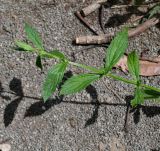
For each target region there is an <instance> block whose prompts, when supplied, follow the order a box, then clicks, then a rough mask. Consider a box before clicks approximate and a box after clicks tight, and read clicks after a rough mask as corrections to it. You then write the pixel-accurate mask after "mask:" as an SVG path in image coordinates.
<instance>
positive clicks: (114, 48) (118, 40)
mask: <svg viewBox="0 0 160 151" xmlns="http://www.w3.org/2000/svg"><path fill="white" fill-rule="evenodd" d="M127 47H128V29H127V28H124V29H123V30H122V31H121V32H119V33H118V34H117V36H116V37H115V38H114V39H113V40H112V42H111V44H110V45H109V47H108V49H107V50H106V59H105V60H106V63H105V68H106V72H108V71H110V70H111V69H112V67H113V66H114V65H115V64H116V63H117V62H118V60H119V59H120V58H121V57H122V55H123V54H124V52H125V50H126V49H127Z"/></svg>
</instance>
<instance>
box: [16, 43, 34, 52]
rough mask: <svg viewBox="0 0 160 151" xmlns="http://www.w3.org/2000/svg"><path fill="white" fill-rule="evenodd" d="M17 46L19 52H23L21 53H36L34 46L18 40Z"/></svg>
mask: <svg viewBox="0 0 160 151" xmlns="http://www.w3.org/2000/svg"><path fill="white" fill-rule="evenodd" d="M15 44H16V45H17V46H18V50H21V51H30V52H33V51H34V48H33V47H32V46H30V45H28V44H27V43H25V42H22V41H18V40H16V41H15Z"/></svg>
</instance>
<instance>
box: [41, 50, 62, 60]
mask: <svg viewBox="0 0 160 151" xmlns="http://www.w3.org/2000/svg"><path fill="white" fill-rule="evenodd" d="M41 57H44V58H57V59H61V60H63V59H65V56H64V54H63V53H61V52H60V51H58V50H54V51H51V52H46V51H42V54H41Z"/></svg>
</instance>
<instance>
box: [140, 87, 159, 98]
mask: <svg viewBox="0 0 160 151" xmlns="http://www.w3.org/2000/svg"><path fill="white" fill-rule="evenodd" d="M143 94H144V99H160V92H157V91H154V90H150V89H144V90H143Z"/></svg>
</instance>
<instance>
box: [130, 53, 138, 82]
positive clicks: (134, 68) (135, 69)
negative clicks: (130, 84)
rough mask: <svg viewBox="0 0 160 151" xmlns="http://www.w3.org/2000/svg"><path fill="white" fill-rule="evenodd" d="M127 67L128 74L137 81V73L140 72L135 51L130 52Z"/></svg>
mask: <svg viewBox="0 0 160 151" xmlns="http://www.w3.org/2000/svg"><path fill="white" fill-rule="evenodd" d="M127 65H128V69H129V72H130V73H131V74H132V75H133V77H134V78H135V80H137V81H139V72H140V67H139V58H138V55H137V53H136V52H135V51H133V52H131V53H130V54H129V55H128V59H127Z"/></svg>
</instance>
